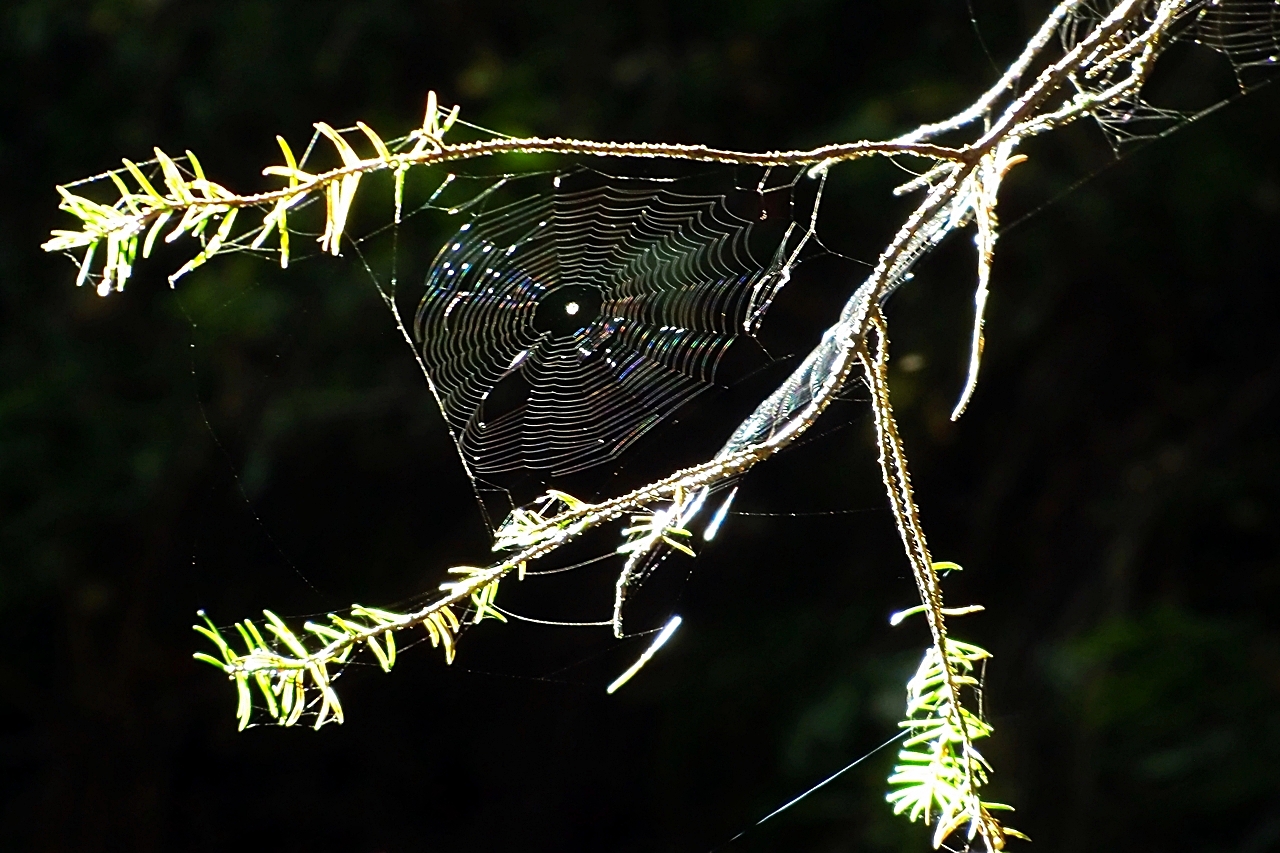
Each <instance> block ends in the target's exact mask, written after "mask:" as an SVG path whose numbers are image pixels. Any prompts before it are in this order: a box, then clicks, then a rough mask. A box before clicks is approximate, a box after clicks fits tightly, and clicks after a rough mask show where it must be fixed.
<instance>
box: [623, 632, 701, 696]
mask: <svg viewBox="0 0 1280 853" xmlns="http://www.w3.org/2000/svg"><path fill="white" fill-rule="evenodd" d="M683 621H684V620H683V619H681V618H680V617H679V616H672V617H671V621H670V622H668V623H667V624H666V625H664V626H663V628H662V630H661V631H659V632H658V636H656V637H654V638H653V642H652V643H651V644H650V645H649V648H647V649H645V650H644V654H642V655H640V658H639V660H637V661H636V662H635V663H633V664H631V667H630V668H629V669H628V670H627V671H626V672H624V673H622V675H619V676H618V677H617V679H616V680H615V681H614V682H613V684H610V685H609V686H608V687H607V688H605V692H606V693H610V694H612V693H613V692H614V691H615V690H617V689H618V688H619V687H621V686H622V685H624V684H626V683H627V682H628V681H630V680H631V676H633V675H635V674H636V673H637V672H639V671H640V667H642V666H644V665H645V664H647V663H648V662H649V658H651V657H653V656H654V655H655V654H657V652H658V649H660V648H662V647H663V646H664V645H666V642H667V640H670V639H671V635H672V634H674V633H675V632H676V629H677V628H679V627H680V623H681V622H683Z"/></svg>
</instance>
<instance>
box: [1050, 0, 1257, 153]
mask: <svg viewBox="0 0 1280 853" xmlns="http://www.w3.org/2000/svg"><path fill="white" fill-rule="evenodd" d="M1115 5H1116V4H1115V3H1114V2H1101V3H1099V2H1093V3H1088V2H1086V3H1081V4H1080V5H1079V6H1078V7H1077V8H1076V9H1075V10H1074V11H1073V13H1072V14H1071V16H1070V18H1069V20H1068V21H1067V22H1066V24H1065V25H1064V26H1063V28H1062V29H1061V31H1060V38H1061V42H1062V45H1063V48H1064V49H1067V50H1070V49H1071V48H1073V47H1075V46H1076V44H1077V42H1078V40H1079V39H1080V38H1081V37H1083V36H1084V35H1086V34H1088V33H1089V32H1090V31H1091V30H1092V28H1093V27H1094V26H1095V25H1096V24H1097V23H1098V22H1099V21H1101V20H1102V19H1103V18H1105V17H1106V16H1107V14H1108V13H1109V12H1110V11H1111V9H1112V8H1113V7H1114V6H1115ZM1157 10H1158V5H1157V4H1154V3H1152V4H1149V5H1148V7H1147V14H1146V15H1145V16H1143V17H1140V18H1139V19H1137V20H1136V21H1135V22H1134V24H1132V25H1131V26H1129V27H1127V28H1125V29H1124V30H1122V31H1121V32H1120V33H1118V34H1117V35H1116V36H1115V38H1114V39H1113V40H1112V44H1113V46H1114V45H1116V44H1123V43H1124V42H1126V41H1132V40H1133V39H1135V38H1137V37H1138V36H1139V35H1140V34H1142V33H1143V32H1144V30H1146V29H1147V27H1148V26H1150V25H1151V24H1152V23H1153V21H1154V20H1155V14H1156V12H1157ZM1188 48H1198V50H1195V51H1187V49H1188ZM1205 48H1207V51H1206V50H1204V49H1205ZM1171 49H1177V50H1182V51H1187V52H1191V53H1199V54H1200V56H1198V57H1194V58H1193V57H1187V59H1189V60H1190V61H1191V62H1192V63H1194V68H1195V69H1196V72H1197V74H1198V75H1199V76H1208V77H1212V76H1213V69H1212V68H1210V67H1208V64H1207V63H1206V62H1205V60H1206V59H1208V58H1209V56H1206V55H1205V54H1210V55H1212V54H1216V55H1217V56H1218V57H1220V58H1222V59H1225V60H1226V64H1227V66H1228V68H1229V70H1230V72H1231V75H1232V79H1233V80H1234V82H1235V85H1236V87H1237V88H1238V92H1237V96H1239V95H1241V94H1245V93H1248V92H1249V91H1252V90H1253V89H1256V88H1257V87H1259V86H1261V85H1264V84H1266V83H1268V82H1270V79H1271V77H1272V75H1273V74H1274V72H1275V70H1276V69H1277V68H1278V67H1280V2H1277V0H1203V2H1199V3H1193V4H1191V5H1190V6H1188V7H1187V8H1186V9H1185V10H1183V11H1182V12H1181V13H1179V14H1178V15H1177V16H1176V18H1175V19H1174V21H1173V22H1172V24H1171V26H1170V27H1169V29H1168V30H1167V32H1166V35H1165V37H1164V38H1163V39H1162V40H1160V41H1159V42H1157V43H1156V45H1155V48H1154V51H1153V54H1152V57H1151V59H1152V61H1156V60H1157V59H1158V58H1159V57H1160V55H1161V54H1163V53H1165V52H1167V51H1169V50H1171ZM1157 68H1158V69H1159V70H1158V71H1157V74H1158V75H1160V74H1163V73H1164V72H1165V64H1164V63H1157ZM1127 71H1128V66H1127V64H1126V63H1118V64H1116V65H1113V66H1111V67H1109V68H1094V69H1087V70H1086V71H1085V73H1084V74H1076V75H1073V76H1072V78H1071V82H1072V83H1073V84H1074V86H1075V88H1076V91H1077V92H1078V93H1080V94H1084V95H1092V96H1101V95H1103V93H1105V92H1106V91H1107V90H1108V88H1109V87H1111V86H1113V85H1114V84H1116V83H1118V82H1119V81H1120V80H1121V79H1122V78H1123V77H1124V75H1125V74H1126V73H1127ZM1160 88H1161V86H1160V83H1159V78H1157V82H1155V83H1152V82H1150V81H1149V82H1148V83H1147V84H1146V85H1145V86H1144V87H1143V89H1142V91H1141V92H1139V93H1138V95H1137V96H1136V97H1132V98H1121V99H1116V100H1107V99H1104V100H1103V101H1102V102H1101V103H1100V104H1099V105H1098V106H1096V107H1094V108H1092V109H1091V110H1090V113H1091V115H1092V116H1093V118H1094V120H1095V121H1096V122H1097V124H1098V127H1099V128H1100V129H1101V130H1102V132H1103V134H1104V135H1105V136H1106V138H1107V141H1108V142H1109V143H1110V144H1111V147H1112V149H1113V151H1114V152H1115V153H1116V154H1119V153H1120V150H1121V148H1123V147H1126V146H1128V145H1130V144H1132V143H1135V142H1137V143H1141V142H1145V141H1151V140H1154V139H1158V138H1160V137H1162V136H1165V135H1167V134H1169V133H1171V132H1173V131H1174V130H1176V129H1178V128H1179V127H1182V126H1183V125H1186V124H1188V123H1190V122H1192V121H1195V120H1196V119H1198V118H1200V117H1202V116H1204V115H1207V114H1208V113H1210V112H1213V111H1214V110H1216V109H1218V108H1219V107H1221V106H1223V105H1224V104H1226V103H1229V102H1230V101H1231V100H1233V98H1231V97H1226V98H1215V99H1213V100H1211V102H1210V103H1208V104H1205V105H1203V106H1200V107H1193V108H1174V107H1170V106H1165V105H1162V104H1161V103H1160V101H1161V100H1162V98H1161V97H1159V96H1158V95H1151V100H1148V94H1149V92H1150V91H1151V90H1153V89H1160Z"/></svg>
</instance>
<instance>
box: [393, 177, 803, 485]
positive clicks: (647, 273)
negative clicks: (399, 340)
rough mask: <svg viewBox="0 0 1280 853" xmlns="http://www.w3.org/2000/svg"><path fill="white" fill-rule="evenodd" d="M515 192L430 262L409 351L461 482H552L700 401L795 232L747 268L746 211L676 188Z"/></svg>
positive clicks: (610, 185) (749, 228) (757, 317)
mask: <svg viewBox="0 0 1280 853" xmlns="http://www.w3.org/2000/svg"><path fill="white" fill-rule="evenodd" d="M519 184H520V186H519V188H518V191H519V192H520V193H522V194H523V195H524V197H523V198H521V199H519V200H517V201H514V202H512V203H510V204H505V205H501V206H498V207H494V208H492V209H488V210H484V211H483V212H480V213H478V214H476V215H475V216H473V217H472V218H471V219H470V220H469V221H468V222H466V223H465V224H463V225H462V226H461V227H460V228H459V229H458V231H457V232H456V233H455V234H454V235H453V236H452V237H451V238H450V239H449V240H448V241H447V242H446V244H445V245H444V247H443V248H442V249H441V251H440V253H439V255H438V256H437V257H436V260H435V262H434V264H433V265H432V267H431V270H430V271H429V272H428V274H427V277H426V285H425V287H426V292H425V294H424V295H423V297H422V300H421V302H420V304H419V307H418V310H417V316H416V319H415V322H414V335H415V339H416V341H417V342H418V343H419V345H420V347H421V353H422V358H423V363H424V364H425V366H426V368H427V370H428V371H429V373H430V375H431V377H432V380H433V382H434V384H435V387H436V389H437V392H438V396H439V400H440V406H441V409H442V411H443V412H444V415H445V418H446V420H448V422H449V424H450V426H451V427H452V428H453V429H454V431H455V435H456V438H457V443H458V448H459V452H460V453H461V455H462V457H463V459H464V460H465V461H466V463H467V464H468V466H469V467H470V468H471V470H472V471H473V472H475V473H476V474H478V475H487V474H495V473H504V472H510V471H517V470H526V471H545V472H547V473H548V474H549V475H552V476H556V475H564V474H570V473H573V472H576V471H579V470H582V469H585V468H590V467H592V466H595V465H599V464H602V463H604V462H608V461H610V460H612V459H615V458H616V457H618V456H619V455H620V454H621V453H623V452H624V451H625V450H626V449H627V448H628V447H629V446H630V445H631V444H633V443H634V442H635V441H636V440H637V439H638V438H640V437H641V436H642V435H644V434H645V433H646V432H647V431H649V430H650V429H652V428H653V427H655V426H657V425H658V424H659V423H661V422H663V421H664V420H666V419H667V418H669V417H670V416H671V415H672V414H673V413H675V412H676V411H677V410H679V409H680V408H681V407H682V406H684V405H685V404H686V403H688V402H689V401H690V400H692V399H693V397H695V396H697V395H698V394H700V393H702V392H703V391H705V390H707V389H708V388H709V387H710V386H711V385H712V383H713V382H714V380H715V378H716V373H717V368H718V366H719V364H720V361H721V359H722V358H723V356H724V355H725V353H726V352H727V350H728V349H729V347H730V345H732V344H733V343H734V342H735V341H737V340H738V339H739V338H741V337H743V336H748V337H750V336H752V335H753V334H754V333H755V332H756V331H757V330H758V328H759V326H760V323H761V321H762V320H763V316H764V313H765V311H766V310H767V308H768V307H769V305H770V303H771V302H772V300H773V297H774V295H775V294H776V293H777V291H778V289H779V288H781V287H782V285H783V284H784V283H785V282H786V280H787V266H788V261H787V255H788V253H791V252H794V250H795V246H793V245H792V243H793V242H794V241H793V240H792V236H793V235H794V233H795V232H794V229H791V230H788V231H787V232H785V233H784V236H783V238H782V239H781V240H780V241H779V242H777V243H776V245H775V246H774V247H773V250H772V254H771V256H769V257H766V258H765V259H764V260H763V261H762V260H761V259H758V258H757V256H756V254H754V253H753V251H752V249H751V245H750V243H751V237H752V236H753V233H752V232H753V229H755V226H756V225H757V223H758V222H760V221H761V220H760V214H764V215H765V217H766V220H767V208H766V207H765V206H764V205H763V201H764V200H763V198H758V199H757V201H759V202H760V204H759V205H758V207H759V210H760V214H757V215H756V217H755V219H754V221H753V220H750V219H746V218H744V217H743V216H741V215H739V214H737V213H735V212H734V211H732V210H730V206H729V199H728V198H727V197H726V196H724V195H700V194H692V193H691V192H689V191H688V189H687V188H685V187H684V186H682V183H681V182H680V181H678V180H670V179H656V180H655V179H650V180H644V179H635V178H617V177H612V176H606V175H603V174H601V173H599V172H595V171H587V170H579V171H574V172H569V173H567V174H562V173H556V174H554V175H552V176H547V175H540V176H537V177H534V178H525V179H519ZM737 192H739V194H741V192H740V191H737ZM763 192H764V190H763V189H761V190H760V195H761V196H762V195H763ZM757 251H758V250H757Z"/></svg>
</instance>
